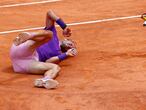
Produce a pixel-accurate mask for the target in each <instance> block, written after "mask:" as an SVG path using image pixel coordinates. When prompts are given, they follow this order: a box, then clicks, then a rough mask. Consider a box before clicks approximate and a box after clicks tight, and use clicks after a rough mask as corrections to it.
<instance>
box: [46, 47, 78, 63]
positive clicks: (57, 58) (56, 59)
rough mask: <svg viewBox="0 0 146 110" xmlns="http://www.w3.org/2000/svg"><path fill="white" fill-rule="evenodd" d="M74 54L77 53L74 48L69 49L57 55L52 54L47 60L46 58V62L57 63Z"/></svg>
mask: <svg viewBox="0 0 146 110" xmlns="http://www.w3.org/2000/svg"><path fill="white" fill-rule="evenodd" d="M76 54H77V51H76V50H75V49H69V50H68V51H67V52H65V53H62V54H60V55H58V56H54V57H51V58H49V59H48V60H46V62H48V63H59V62H61V61H63V60H65V59H67V58H69V57H74V56H76Z"/></svg>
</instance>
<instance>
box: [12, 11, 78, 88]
mask: <svg viewBox="0 0 146 110" xmlns="http://www.w3.org/2000/svg"><path fill="white" fill-rule="evenodd" d="M55 22H56V23H57V24H58V25H59V26H60V27H61V28H62V30H63V35H64V37H70V36H71V30H70V28H69V27H68V26H67V25H66V24H65V22H64V21H63V20H62V19H61V18H60V17H58V16H57V15H56V14H55V13H54V12H53V11H52V10H49V11H48V12H47V15H46V27H45V28H44V29H43V30H38V31H35V32H22V33H20V34H19V35H18V36H17V37H16V38H15V39H14V41H13V44H12V47H11V49H10V58H11V61H12V65H13V69H14V71H15V72H19V73H32V74H43V75H44V77H43V78H40V79H36V80H35V81H34V86H36V87H45V88H47V89H52V88H56V87H57V86H58V84H59V83H58V81H56V80H54V78H55V77H56V76H57V75H58V72H59V71H60V67H59V66H58V64H57V63H59V62H60V61H63V60H65V59H66V58H69V57H74V56H75V55H76V54H77V51H76V47H75V43H74V42H73V41H72V40H68V39H65V40H63V41H61V42H60V41H59V39H58V36H57V31H56V28H55Z"/></svg>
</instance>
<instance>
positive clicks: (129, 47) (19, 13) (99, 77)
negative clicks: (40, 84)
mask: <svg viewBox="0 0 146 110" xmlns="http://www.w3.org/2000/svg"><path fill="white" fill-rule="evenodd" d="M36 1H37V2H40V3H38V4H32V5H23V6H21V5H19V6H11V5H13V4H21V3H30V2H36ZM41 2H42V0H1V1H0V110H146V28H145V27H143V26H142V24H143V20H142V19H140V18H139V17H138V16H137V15H140V14H141V13H143V12H145V11H146V8H145V7H146V1H145V0H62V1H56V2H50V3H49V2H48V3H41ZM6 5H9V7H4V6H6ZM49 9H53V10H54V11H55V12H56V13H58V15H59V16H61V17H62V18H63V19H64V20H65V21H66V22H67V23H68V24H74V23H82V22H85V23H82V24H76V25H70V28H71V29H72V33H73V34H72V37H71V38H72V39H74V40H75V41H76V42H77V48H78V55H77V56H76V57H74V58H71V59H67V60H65V61H63V62H61V63H60V64H59V65H60V66H61V67H62V70H61V72H60V75H59V76H58V77H57V80H58V81H59V82H60V85H59V87H58V88H57V89H54V90H46V89H43V88H35V87H34V86H33V81H34V79H36V78H40V77H42V76H41V75H31V74H27V73H26V74H19V73H15V72H13V69H12V66H11V62H10V58H9V49H10V47H11V44H12V40H13V38H14V37H16V35H17V34H18V33H19V32H18V30H20V31H23V30H24V29H30V28H36V27H43V26H44V24H45V15H46V12H47V11H48V10H49ZM130 16H137V17H132V18H130V19H128V18H125V19H123V20H121V19H117V20H109V19H111V18H121V17H130ZM103 19H108V20H107V21H102V22H96V23H88V24H86V22H88V21H96V20H103ZM57 30H58V34H59V36H60V39H62V38H63V36H62V34H61V29H60V28H57ZM13 31H16V32H13ZM31 31H33V30H31Z"/></svg>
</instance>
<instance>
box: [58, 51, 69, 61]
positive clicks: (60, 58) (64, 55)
mask: <svg viewBox="0 0 146 110" xmlns="http://www.w3.org/2000/svg"><path fill="white" fill-rule="evenodd" d="M58 58H59V60H60V61H62V60H64V59H66V58H67V55H66V53H63V54H60V55H58Z"/></svg>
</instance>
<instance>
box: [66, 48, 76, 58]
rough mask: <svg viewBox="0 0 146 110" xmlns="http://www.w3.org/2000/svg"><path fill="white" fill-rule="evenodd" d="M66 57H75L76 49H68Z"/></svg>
mask: <svg viewBox="0 0 146 110" xmlns="http://www.w3.org/2000/svg"><path fill="white" fill-rule="evenodd" d="M66 55H67V56H69V57H74V56H76V55H77V49H76V48H72V49H69V50H68V51H67V52H66Z"/></svg>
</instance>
